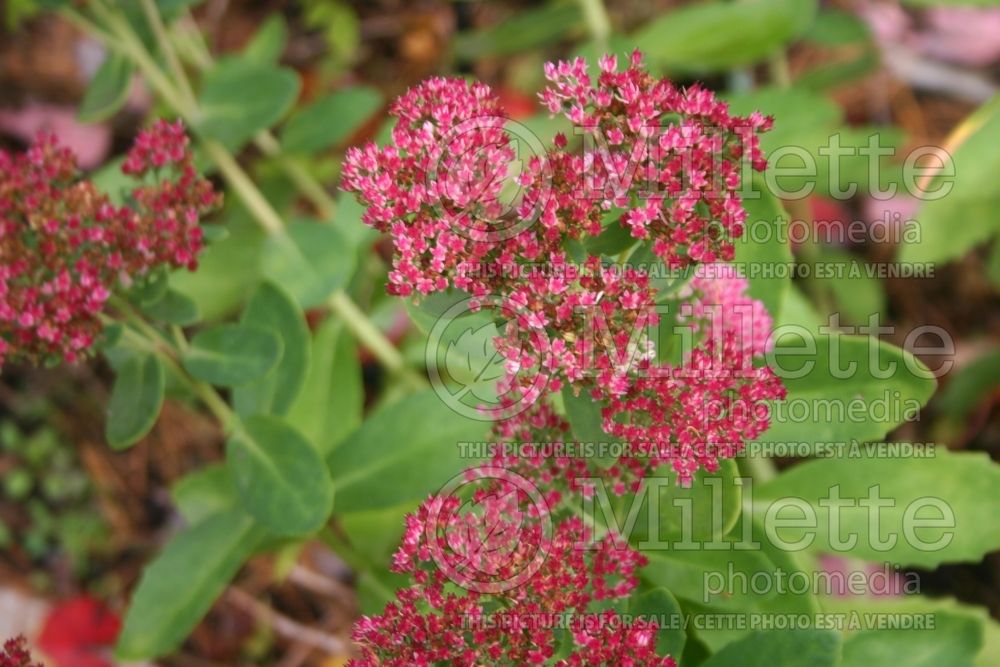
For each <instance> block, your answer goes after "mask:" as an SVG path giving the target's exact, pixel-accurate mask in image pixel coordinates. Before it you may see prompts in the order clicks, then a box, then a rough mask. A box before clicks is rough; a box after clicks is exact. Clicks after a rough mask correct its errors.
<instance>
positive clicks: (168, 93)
mask: <svg viewBox="0 0 1000 667" xmlns="http://www.w3.org/2000/svg"><path fill="white" fill-rule="evenodd" d="M144 1H145V0H144ZM150 2H151V0H150ZM91 6H92V7H93V8H94V11H95V13H96V14H97V15H98V16H99V17H100V18H101V20H102V21H103V22H105V23H106V24H107V26H108V27H109V29H110V30H111V32H110V33H107V32H105V31H104V30H102V29H101V28H100V27H98V26H95V25H94V24H93V23H92V22H90V21H89V20H87V19H86V18H85V17H83V16H82V15H81V14H79V13H78V12H77V11H75V10H73V9H70V10H67V11H66V12H65V15H66V16H67V17H68V18H69V19H70V20H72V21H73V22H74V23H75V24H77V25H78V26H80V27H81V28H82V29H84V30H86V31H88V32H89V33H91V34H93V35H94V36H95V37H97V38H98V39H100V40H102V42H103V43H104V44H105V46H107V47H108V48H111V49H116V50H119V51H121V52H122V53H123V54H125V55H126V56H128V57H129V58H131V59H132V60H133V61H134V62H135V63H136V65H138V66H139V69H140V70H141V71H142V73H143V75H144V76H145V77H146V79H147V80H148V81H149V83H150V85H151V86H152V87H153V88H154V90H155V91H156V92H157V93H158V94H159V95H160V97H162V98H163V99H164V100H165V101H166V102H167V103H168V104H170V105H171V106H172V107H173V108H174V110H175V111H176V112H177V113H178V114H179V115H180V116H182V117H183V118H184V119H185V120H186V121H187V122H188V123H192V124H195V123H197V120H198V108H197V104H196V102H195V99H194V96H193V93H191V94H190V95H189V94H187V93H182V92H181V91H180V90H179V89H178V88H177V87H176V86H175V84H174V83H172V82H171V81H170V79H169V78H168V77H167V76H166V75H165V74H164V73H163V71H162V70H161V69H160V67H159V66H158V65H157V64H156V62H155V61H154V60H153V58H152V56H150V54H149V53H148V52H147V51H146V49H145V47H144V46H143V44H142V42H141V41H140V40H139V38H138V37H137V36H136V35H135V32H134V31H133V30H132V28H131V26H129V24H128V22H127V21H125V20H124V19H122V18H121V16H120V15H118V14H116V13H115V12H113V11H111V10H110V9H108V8H107V7H105V5H104V3H103V2H102V1H101V0H94V2H93V3H92V4H91ZM153 9H154V10H155V5H154V6H153ZM149 20H150V23H151V25H152V24H158V25H159V26H160V29H159V30H157V28H156V25H152V27H153V30H154V31H155V32H156V34H157V38H158V39H167V35H166V30H165V28H164V27H163V24H162V21H161V20H160V17H159V14H158V13H155V12H154V13H153V16H152V17H150V19H149ZM164 50H165V52H167V53H168V54H172V58H173V60H174V63H175V65H174V67H175V68H176V71H175V77H178V78H179V77H183V76H184V73H183V69H181V65H180V62H179V60H178V59H177V57H176V52H174V51H173V49H172V48H171V47H170V46H169V45H167V44H165V45H164ZM167 57H168V59H170V58H171V56H170V55H168V56H167ZM184 81H185V83H186V78H185V79H184ZM178 85H180V86H181V87H182V88H183V87H185V84H178ZM187 88H190V86H189V85H188V86H187ZM258 140H259V141H260V142H261V143H262V144H263V146H262V150H264V151H265V153H268V154H269V155H279V154H280V150H281V149H280V145H279V144H278V141H277V139H275V138H274V136H273V135H271V134H270V133H266V132H265V133H262V134H261V135H260V136H259V137H258ZM202 146H203V147H204V149H205V151H206V153H207V154H208V156H209V157H210V158H211V159H212V161H213V162H214V163H215V165H216V166H217V167H218V169H219V172H220V173H221V174H222V176H223V177H224V178H225V179H226V182H227V183H228V184H229V186H230V187H231V188H232V189H233V190H234V191H235V192H236V193H237V195H238V196H239V197H240V199H241V200H242V201H243V202H244V204H245V205H246V207H247V209H248V210H249V212H250V214H251V215H252V216H253V218H254V220H256V221H257V223H258V224H259V225H260V226H261V227H262V228H263V229H264V230H265V231H267V233H268V234H271V235H272V236H276V237H282V236H284V234H285V230H284V222H283V221H282V219H281V216H280V215H279V214H278V212H277V211H276V210H275V209H274V207H273V206H271V204H270V202H268V200H267V199H266V198H265V197H264V195H263V194H262V193H261V191H260V189H259V188H258V187H257V186H256V184H254V182H253V180H252V179H251V178H250V176H249V175H248V174H247V173H246V171H245V170H244V169H243V168H242V167H241V166H240V164H239V163H238V162H237V161H236V158H235V157H234V156H233V154H232V153H231V152H230V151H229V150H228V149H226V147H225V146H223V145H222V144H220V143H219V142H217V141H214V140H211V139H204V140H202ZM281 162H282V164H283V166H285V167H286V169H290V171H288V174H289V177H290V178H291V180H292V181H293V182H294V183H295V184H296V186H297V187H299V188H300V189H301V190H302V191H303V193H304V194H306V196H307V197H309V198H310V200H311V201H313V203H314V204H315V205H316V207H317V209H318V210H319V212H320V215H321V216H323V217H324V218H325V219H329V218H330V217H332V215H333V211H334V208H335V203H334V201H333V199H332V198H331V197H330V196H329V195H328V194H327V193H326V191H325V190H324V189H323V187H322V185H321V184H320V183H319V182H317V181H316V180H315V179H314V178H312V176H310V175H309V174H308V173H306V172H305V170H303V169H301V167H299V165H297V164H294V163H293V161H291V160H288V159H283V160H281ZM329 306H330V308H331V310H333V311H334V312H335V313H337V314H338V315H340V316H341V317H342V318H343V319H344V322H345V324H346V325H347V326H348V328H349V329H350V330H351V332H352V333H353V334H354V336H355V338H357V340H358V342H359V343H360V344H361V345H362V346H363V347H365V348H366V349H367V350H368V351H369V352H371V354H372V356H374V357H375V358H376V359H378V361H379V363H381V364H382V365H383V366H385V367H386V368H387V369H388V370H389V371H390V372H392V373H396V374H399V375H401V376H402V377H403V378H404V379H405V380H406V381H407V382H408V383H409V384H411V385H412V386H415V387H418V386H419V387H422V386H424V385H425V384H426V383H425V382H424V381H423V379H422V378H421V377H420V376H418V375H417V374H416V373H414V372H413V371H412V370H411V369H409V368H408V367H407V366H406V363H405V361H404V359H403V357H402V355H401V354H400V353H399V350H397V349H396V347H395V346H394V345H393V344H392V343H391V342H390V341H389V340H388V339H387V338H386V337H385V335H384V334H383V333H382V332H381V331H380V330H379V329H378V328H377V327H376V326H375V325H373V324H372V322H371V320H369V319H368V317H367V316H366V315H365V313H364V312H363V311H362V310H361V309H360V308H358V306H357V304H355V303H354V302H353V301H352V300H351V298H350V297H349V296H348V295H347V294H346V293H345V292H343V291H338V292H337V293H335V294H334V295H333V296H332V297H331V298H330V300H329Z"/></svg>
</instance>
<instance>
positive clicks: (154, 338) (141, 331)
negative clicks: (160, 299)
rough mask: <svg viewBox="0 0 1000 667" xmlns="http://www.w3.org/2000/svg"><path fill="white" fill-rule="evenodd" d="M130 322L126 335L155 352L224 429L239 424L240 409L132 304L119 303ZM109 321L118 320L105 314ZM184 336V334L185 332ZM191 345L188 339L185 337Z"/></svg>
mask: <svg viewBox="0 0 1000 667" xmlns="http://www.w3.org/2000/svg"><path fill="white" fill-rule="evenodd" d="M115 308H116V309H117V310H119V311H120V312H121V314H122V316H123V317H124V319H125V320H126V322H127V323H128V324H130V325H131V326H126V327H124V328H123V332H124V333H123V335H124V336H126V337H127V338H128V339H129V340H130V341H131V342H132V343H133V344H134V345H135V346H136V347H138V348H140V349H142V350H145V351H147V352H150V353H152V354H155V355H156V357H157V358H158V359H159V360H160V362H161V363H162V364H163V365H164V366H165V367H166V368H167V370H169V371H171V372H172V373H173V374H174V375H175V376H176V377H178V378H179V379H180V380H181V381H182V382H184V384H186V385H187V386H188V388H189V389H190V390H191V391H192V392H193V393H194V394H195V395H196V396H197V397H198V399H199V400H201V402H202V404H204V406H205V407H206V408H208V410H209V412H211V413H212V414H213V415H214V416H215V418H216V419H217V420H218V421H219V423H220V424H221V425H222V427H223V429H224V430H225V431H226V432H227V433H229V432H232V431H234V430H236V429H238V428H239V425H240V420H239V417H237V416H236V413H235V412H233V411H232V409H231V408H230V407H229V404H228V403H226V401H225V400H224V399H223V398H222V396H220V395H219V393H218V392H217V391H216V390H215V388H214V387H212V386H211V385H208V384H206V383H204V382H202V381H201V380H199V379H197V378H195V377H194V376H192V375H191V374H190V373H188V372H187V370H185V368H184V367H183V366H182V365H181V364H180V362H179V361H178V360H179V358H180V354H179V353H178V351H177V349H175V348H174V347H172V346H171V345H170V343H169V342H167V340H166V339H165V338H164V337H163V336H161V335H159V333H158V332H157V331H156V330H155V329H154V328H153V327H152V326H151V325H149V324H148V323H147V322H145V321H144V320H143V319H142V318H141V317H139V316H138V315H136V314H135V313H134V312H132V311H131V309H130V308H128V307H120V306H119V305H117V304H116V305H115ZM102 320H103V321H104V323H105V324H110V323H113V322H114V320H112V319H110V318H108V317H102ZM181 335H182V337H183V334H181ZM184 345H185V346H186V345H187V340H186V339H185V340H184Z"/></svg>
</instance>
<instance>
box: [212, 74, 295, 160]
mask: <svg viewBox="0 0 1000 667" xmlns="http://www.w3.org/2000/svg"><path fill="white" fill-rule="evenodd" d="M298 94H299V77H298V75H297V74H296V73H295V72H293V71H291V70H288V69H285V68H282V67H277V66H275V65H269V64H266V63H261V62H258V61H257V60H255V59H253V58H245V57H244V58H240V57H236V58H229V59H226V60H222V61H220V62H219V63H218V64H217V65H215V67H214V68H212V69H211V70H210V71H209V72H208V74H206V75H205V83H204V86H203V87H202V90H201V98H200V100H199V106H200V107H201V114H202V116H201V123H199V125H198V129H199V131H200V132H201V133H202V134H203V135H205V136H206V137H209V138H211V139H216V140H217V141H219V142H221V143H222V144H223V145H224V146H225V147H226V148H228V149H229V150H231V151H235V150H238V149H239V148H241V147H242V146H243V145H244V144H245V143H246V142H247V141H249V140H250V139H251V138H252V137H253V136H254V135H255V134H257V133H258V132H260V131H261V130H266V129H268V128H269V127H271V126H272V125H274V124H275V123H277V122H278V121H279V120H281V118H282V116H284V115H285V113H287V112H288V110H289V109H290V108H291V107H292V104H294V102H295V98H296V97H297V96H298Z"/></svg>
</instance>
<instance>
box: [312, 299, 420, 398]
mask: <svg viewBox="0 0 1000 667" xmlns="http://www.w3.org/2000/svg"><path fill="white" fill-rule="evenodd" d="M327 305H328V306H329V307H330V310H332V311H333V312H334V313H336V314H337V315H339V316H340V317H341V318H342V319H343V320H344V324H345V325H346V326H347V328H348V329H350V330H351V333H352V334H354V337H355V338H356V339H358V341H360V342H361V344H362V345H364V347H365V348H366V349H367V350H368V351H369V352H371V353H372V355H373V356H374V357H375V358H376V359H378V360H379V362H380V363H381V364H382V366H383V367H384V368H385V369H386V370H387V371H389V372H390V373H392V374H395V375H398V376H399V377H400V378H401V379H403V380H405V381H406V382H407V384H409V385H410V386H412V387H413V388H415V389H421V388H423V387H426V386H427V381H426V380H425V379H424V378H423V377H421V376H419V375H417V373H415V372H414V371H413V369H411V368H410V367H409V366H407V365H406V360H405V359H404V358H403V355H402V353H400V351H399V350H398V349H397V348H396V346H395V345H393V344H392V342H391V341H389V340H388V339H387V338H386V337H385V336H383V335H382V332H381V331H379V330H378V329H377V328H375V325H374V324H372V322H371V320H369V319H368V318H367V317H364V313H362V312H361V309H360V308H358V305H357V304H356V303H354V301H352V300H351V298H350V297H349V296H347V294H346V293H345V292H344V291H343V290H340V291H338V292H336V293H335V294H334V295H333V296H331V297H330V298H329V299H328V300H327Z"/></svg>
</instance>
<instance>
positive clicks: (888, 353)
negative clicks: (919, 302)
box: [758, 327, 937, 443]
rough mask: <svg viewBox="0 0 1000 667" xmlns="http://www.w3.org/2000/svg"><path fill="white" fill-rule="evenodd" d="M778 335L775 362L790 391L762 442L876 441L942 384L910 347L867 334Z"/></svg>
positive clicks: (771, 357) (770, 362) (772, 364)
mask: <svg viewBox="0 0 1000 667" xmlns="http://www.w3.org/2000/svg"><path fill="white" fill-rule="evenodd" d="M805 331H806V330H805V328H804V327H803V328H799V329H798V331H794V330H793V331H792V332H789V333H787V334H783V335H781V336H780V337H778V340H777V341H776V346H775V350H774V352H772V353H769V354H768V365H769V366H770V367H771V368H772V369H773V370H774V371H775V373H776V374H777V375H778V376H779V377H781V378H782V382H783V383H784V385H785V388H786V389H787V390H788V396H787V398H786V399H785V401H784V402H779V403H778V404H776V405H775V407H774V408H773V409H772V411H771V427H770V428H769V429H768V430H767V431H766V432H765V433H764V434H763V435H762V436H761V437H760V438H758V441H761V442H795V443H799V442H811V443H828V442H850V441H851V440H875V439H878V438H882V437H884V436H885V435H886V434H887V433H889V431H891V430H892V429H893V428H895V427H896V426H898V425H899V424H901V423H903V422H904V421H907V420H910V419H915V418H916V417H917V414H918V412H919V409H920V407H921V406H923V405H924V404H926V403H927V400H928V399H929V398H930V397H931V394H933V393H934V389H935V387H936V385H937V382H936V380H935V379H934V378H933V377H931V372H930V371H929V370H928V369H927V367H926V366H924V365H923V363H922V362H921V361H920V360H919V359H917V358H916V357H914V356H913V355H912V354H910V353H909V352H906V351H904V350H901V349H900V348H898V347H896V346H894V345H890V344H889V343H885V342H882V341H879V340H878V339H876V338H868V337H864V336H845V335H832V336H816V337H813V336H810V335H809V334H806V333H805Z"/></svg>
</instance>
